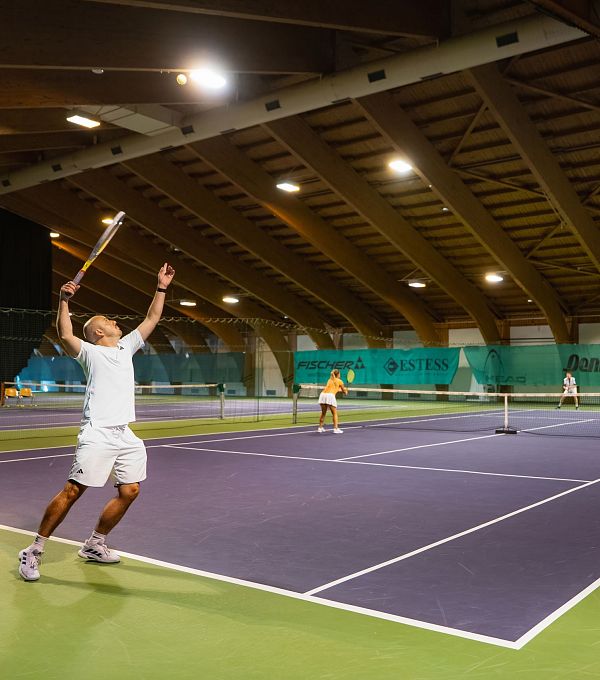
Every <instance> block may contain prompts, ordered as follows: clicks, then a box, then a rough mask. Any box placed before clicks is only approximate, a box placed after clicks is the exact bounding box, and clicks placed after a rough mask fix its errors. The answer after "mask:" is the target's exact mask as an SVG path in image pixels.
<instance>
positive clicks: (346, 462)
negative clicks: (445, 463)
mask: <svg viewBox="0 0 600 680" xmlns="http://www.w3.org/2000/svg"><path fill="white" fill-rule="evenodd" d="M162 446H163V448H169V449H176V450H177V451H188V450H189V451H206V452H208V453H232V454H235V455H237V456H258V457H259V458H284V459H289V460H310V461H315V462H317V463H338V464H342V465H371V466H373V467H392V468H400V469H402V470H429V471H431V472H455V473H461V474H466V475H488V476H490V477H517V478H519V479H542V480H546V481H552V482H589V481H590V480H589V479H569V478H565V477H538V476H536V475H513V474H509V473H504V472H485V471H482V470H458V469H453V468H437V467H424V466H420V465H395V464H393V463H371V462H370V461H363V460H346V459H344V458H341V459H336V458H333V459H332V458H310V457H308V456H289V455H284V454H277V453H257V452H254V451H233V450H231V449H209V448H196V447H194V446H185V447H184V446H175V445H174V444H163V445H162Z"/></svg>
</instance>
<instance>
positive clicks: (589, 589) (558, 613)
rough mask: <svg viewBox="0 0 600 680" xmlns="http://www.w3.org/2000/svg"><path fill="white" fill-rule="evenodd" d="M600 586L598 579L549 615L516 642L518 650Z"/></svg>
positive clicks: (599, 579)
mask: <svg viewBox="0 0 600 680" xmlns="http://www.w3.org/2000/svg"><path fill="white" fill-rule="evenodd" d="M598 586H600V578H598V579H596V580H595V581H594V582H593V583H590V585H589V586H588V587H587V588H584V589H583V590H582V591H581V592H579V593H577V595H575V596H574V597H572V598H571V599H570V600H568V601H567V602H565V603H564V604H563V605H561V606H560V607H559V608H558V609H556V610H555V611H553V612H552V613H551V614H548V616H546V618H544V619H542V620H541V621H540V622H539V623H537V624H536V625H535V626H534V627H533V628H531V629H530V630H528V631H527V632H526V633H525V634H524V635H522V636H521V637H520V638H519V639H518V640H516V642H515V645H518V646H517V649H521V648H522V647H524V646H525V645H526V644H527V643H528V642H531V640H533V638H534V637H536V636H537V635H539V634H540V633H541V632H542V631H543V630H545V629H546V628H548V626H549V625H550V624H552V623H554V622H555V621H556V620H557V619H558V618H560V617H561V616H562V615H563V614H566V613H567V612H568V611H569V609H573V607H574V606H575V605H576V604H579V603H580V602H581V601H582V600H584V599H585V598H586V597H587V596H588V595H591V594H592V593H593V592H594V590H596V589H597V588H598Z"/></svg>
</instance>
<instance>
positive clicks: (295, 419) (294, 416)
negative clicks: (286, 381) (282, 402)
mask: <svg viewBox="0 0 600 680" xmlns="http://www.w3.org/2000/svg"><path fill="white" fill-rule="evenodd" d="M299 394H300V385H298V384H297V383H294V384H293V385H292V424H293V425H296V424H297V422H298V395H299Z"/></svg>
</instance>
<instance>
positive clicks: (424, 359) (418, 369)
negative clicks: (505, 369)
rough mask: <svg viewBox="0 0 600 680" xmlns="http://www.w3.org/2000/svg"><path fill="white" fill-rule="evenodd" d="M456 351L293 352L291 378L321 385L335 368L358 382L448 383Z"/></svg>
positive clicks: (445, 349)
mask: <svg viewBox="0 0 600 680" xmlns="http://www.w3.org/2000/svg"><path fill="white" fill-rule="evenodd" d="M459 353H460V349H459V348H455V347H436V348H429V347H423V348H416V349H409V350H401V349H361V350H339V351H337V350H317V351H313V352H296V353H295V354H294V368H295V372H294V380H295V382H297V383H319V384H324V383H325V382H326V381H327V379H328V378H329V375H330V373H331V371H332V370H333V369H334V368H338V369H339V371H340V377H341V378H342V380H343V381H344V382H346V383H355V384H358V385H376V384H392V385H435V384H438V385H448V384H450V383H451V382H452V380H453V378H454V375H455V373H456V369H457V368H458V358H459Z"/></svg>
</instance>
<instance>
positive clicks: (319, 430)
mask: <svg viewBox="0 0 600 680" xmlns="http://www.w3.org/2000/svg"><path fill="white" fill-rule="evenodd" d="M317 432H325V428H324V427H319V428H318V429H317Z"/></svg>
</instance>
